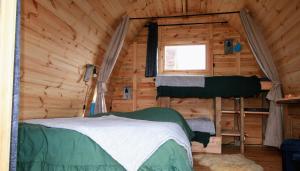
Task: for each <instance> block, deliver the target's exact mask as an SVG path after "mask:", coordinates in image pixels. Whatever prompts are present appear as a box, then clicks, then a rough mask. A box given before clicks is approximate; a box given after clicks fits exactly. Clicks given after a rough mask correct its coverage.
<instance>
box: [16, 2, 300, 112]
mask: <svg viewBox="0 0 300 171" xmlns="http://www.w3.org/2000/svg"><path fill="white" fill-rule="evenodd" d="M244 7H245V8H247V9H249V11H250V13H251V15H252V16H253V18H254V19H255V20H256V21H257V22H258V23H259V24H260V25H261V28H262V31H263V34H264V35H265V38H266V42H267V44H268V45H269V47H270V49H271V52H272V54H273V58H274V61H275V64H276V66H277V69H278V71H279V74H280V76H281V81H282V82H283V86H284V93H285V94H288V93H295V94H300V67H299V66H300V47H299V46H300V32H299V30H300V10H299V7H300V1H299V0H280V1H278V0H63V1H62V0H24V1H22V52H21V55H22V60H21V61H22V64H21V69H22V75H21V77H22V78H21V91H22V94H21V113H22V114H21V117H22V116H24V118H26V114H29V113H31V115H33V117H34V113H37V114H38V115H40V113H43V115H44V116H43V117H47V116H48V115H51V116H53V117H54V116H56V113H57V111H58V110H60V108H62V109H64V110H65V112H66V113H70V115H71V114H74V113H77V114H78V113H80V111H81V110H82V107H81V106H80V104H82V103H83V99H84V95H85V89H86V87H85V85H84V83H83V82H82V81H79V80H81V78H82V75H83V73H84V65H85V64H87V63H97V64H100V63H101V59H102V58H101V57H102V56H103V54H104V52H105V49H106V48H107V45H108V42H109V40H110V37H111V35H112V33H113V31H114V29H115V27H116V25H117V24H118V22H119V21H120V19H121V16H122V15H124V14H128V15H129V16H130V17H143V16H163V15H180V14H193V13H206V12H222V11H237V10H240V9H241V8H244ZM219 19H222V20H228V21H229V22H230V24H231V25H232V26H233V27H234V28H236V29H237V30H239V31H242V27H241V25H240V22H239V17H238V15H236V14H233V15H226V16H220V18H219ZM146 22H147V21H145V20H135V21H132V22H131V24H130V28H129V32H128V36H127V39H126V42H127V43H126V44H127V45H128V43H130V42H131V41H132V40H133V39H134V38H135V36H136V35H138V33H139V31H140V30H141V29H142V27H143V26H144V24H145V23H146ZM123 49H124V52H123V53H126V46H125V48H123ZM57 99H62V100H63V103H60V102H58V100H57ZM66 106H69V108H71V109H73V110H67V109H66Z"/></svg>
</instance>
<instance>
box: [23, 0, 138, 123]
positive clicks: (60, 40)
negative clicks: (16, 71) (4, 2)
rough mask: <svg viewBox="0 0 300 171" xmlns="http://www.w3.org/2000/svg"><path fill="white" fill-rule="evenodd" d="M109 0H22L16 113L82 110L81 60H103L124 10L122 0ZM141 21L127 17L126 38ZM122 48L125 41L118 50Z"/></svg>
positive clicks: (67, 113) (40, 115)
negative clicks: (19, 99) (114, 0)
mask: <svg viewBox="0 0 300 171" xmlns="http://www.w3.org/2000/svg"><path fill="white" fill-rule="evenodd" d="M111 3H113V4H111ZM111 3H108V1H107V2H102V1H101V2H100V1H97V0H89V1H82V0H75V1H72V0H63V1H57V0H24V1H22V3H21V4H22V23H21V26H22V30H21V31H22V34H21V36H22V38H21V41H22V51H21V102H20V103H21V105H20V112H21V113H20V119H29V118H49V117H71V116H80V115H82V112H83V110H82V108H83V104H84V97H85V94H86V91H87V87H86V85H85V83H84V82H83V80H82V78H83V74H84V72H85V65H86V64H97V65H101V60H102V56H103V54H104V52H105V49H106V48H107V45H108V42H109V40H110V37H111V35H112V34H113V31H114V29H115V27H116V26H117V24H118V23H119V21H120V19H121V16H122V15H123V14H124V13H125V12H126V11H125V8H121V9H120V7H121V4H122V3H118V2H111ZM141 24H143V22H141V23H138V24H136V23H135V22H133V23H131V25H130V28H129V32H128V36H127V41H130V39H132V38H133V37H134V35H135V34H137V32H138V31H137V27H140V26H139V25H141ZM126 49H127V48H126V45H125V48H124V51H123V52H122V54H126V51H127V50H126ZM88 85H89V86H92V87H93V85H94V84H93V83H92V82H91V81H90V82H88Z"/></svg>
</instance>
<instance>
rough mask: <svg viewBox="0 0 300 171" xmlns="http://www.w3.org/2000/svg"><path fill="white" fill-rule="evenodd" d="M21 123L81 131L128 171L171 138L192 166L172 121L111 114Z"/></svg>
mask: <svg viewBox="0 0 300 171" xmlns="http://www.w3.org/2000/svg"><path fill="white" fill-rule="evenodd" d="M24 122H26V123H31V124H41V125H44V126H47V127H53V128H65V129H70V130H75V131H77V132H80V133H82V134H84V135H86V136H88V137H90V138H91V139H92V140H94V141H95V142H96V143H97V144H99V145H100V146H101V147H102V148H103V149H104V150H105V151H106V152H107V153H108V154H109V155H110V156H111V157H112V158H114V159H115V160H116V161H118V162H119V163H120V164H121V165H122V166H123V167H124V168H125V169H126V170H128V171H136V170H138V168H139V167H140V166H141V165H142V164H143V163H144V162H145V161H146V160H147V159H148V158H149V157H150V156H151V155H152V154H153V153H154V152H155V151H156V150H157V149H158V148H159V147H160V146H161V145H162V144H164V143H165V142H166V141H168V140H170V139H172V140H174V141H175V142H177V143H178V144H179V145H181V146H182V147H184V148H185V149H186V151H187V155H188V157H189V160H190V163H191V165H192V164H193V163H192V162H193V160H192V153H191V146H190V142H189V140H188V138H187V136H186V135H185V133H184V131H183V130H182V128H181V127H180V126H179V125H177V124H175V123H171V122H153V121H144V120H135V119H128V118H122V117H117V116H113V115H110V116H103V117H99V118H55V119H33V120H26V121H24Z"/></svg>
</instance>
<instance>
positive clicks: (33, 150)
mask: <svg viewBox="0 0 300 171" xmlns="http://www.w3.org/2000/svg"><path fill="white" fill-rule="evenodd" d="M163 111H167V112H166V113H169V114H167V116H165V114H161V113H164V112H163ZM139 112H141V113H143V114H142V115H143V117H142V116H141V115H137V113H131V114H132V115H131V117H132V116H134V115H137V116H139V117H142V118H143V119H146V118H147V117H145V115H148V113H149V112H150V113H152V115H155V114H156V115H157V116H155V117H152V120H157V119H159V117H158V116H160V115H162V117H161V119H160V120H161V121H167V118H168V117H170V116H171V115H174V116H177V117H171V119H169V120H168V121H169V122H174V121H175V120H176V121H175V122H179V125H180V126H181V127H182V128H183V130H184V131H185V132H186V134H187V136H188V134H191V135H190V137H193V133H192V131H191V130H190V128H189V127H188V126H187V127H185V126H186V125H187V123H185V121H181V120H182V118H181V116H180V114H179V116H178V114H176V112H175V111H173V110H171V109H161V108H154V109H150V110H149V109H148V110H143V111H139ZM110 114H111V113H110ZM99 115H105V114H98V115H97V116H99ZM118 115H121V113H118ZM123 115H124V116H126V115H129V113H123ZM149 116H150V115H149ZM150 120H151V119H150ZM172 120H173V121H172ZM184 127H185V128H184ZM17 170H20V171H21V170H22V171H24V170H30V171H35V170H36V171H38V170H39V171H40V170H55V171H65V170H68V171H72V170H76V171H77V170H84V171H95V170H113V171H114V170H116V171H118V170H125V169H124V168H123V167H122V166H121V165H120V164H119V163H118V162H117V161H115V160H114V159H113V158H112V157H111V156H110V155H109V154H108V153H106V152H105V151H104V150H103V149H102V148H101V147H100V146H99V145H98V144H96V143H95V142H94V141H93V140H91V139H90V138H89V137H87V136H85V135H83V134H81V133H79V132H76V131H72V130H68V129H61V128H48V127H45V126H42V125H35V124H27V123H20V125H19V139H18V161H17ZM139 170H141V171H143V170H187V171H188V170H192V167H191V166H190V161H189V160H188V156H187V152H186V150H185V149H184V148H183V147H182V146H180V145H178V144H177V143H176V142H175V141H173V140H168V141H167V142H165V143H164V144H163V145H162V146H160V147H159V148H158V149H157V150H156V151H155V153H154V154H153V155H152V156H151V157H150V158H149V159H148V160H147V161H146V162H145V163H144V164H143V165H142V166H141V167H140V168H139Z"/></svg>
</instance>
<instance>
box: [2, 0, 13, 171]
mask: <svg viewBox="0 0 300 171" xmlns="http://www.w3.org/2000/svg"><path fill="white" fill-rule="evenodd" d="M0 3H1V4H0V26H1V27H0V82H1V84H0V98H1V99H0V102H1V107H0V170H1V171H7V170H8V169H9V154H10V139H11V137H10V136H11V117H12V101H13V79H14V56H15V53H14V52H15V29H16V9H17V0H9V1H5V0H4V1H0Z"/></svg>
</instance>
